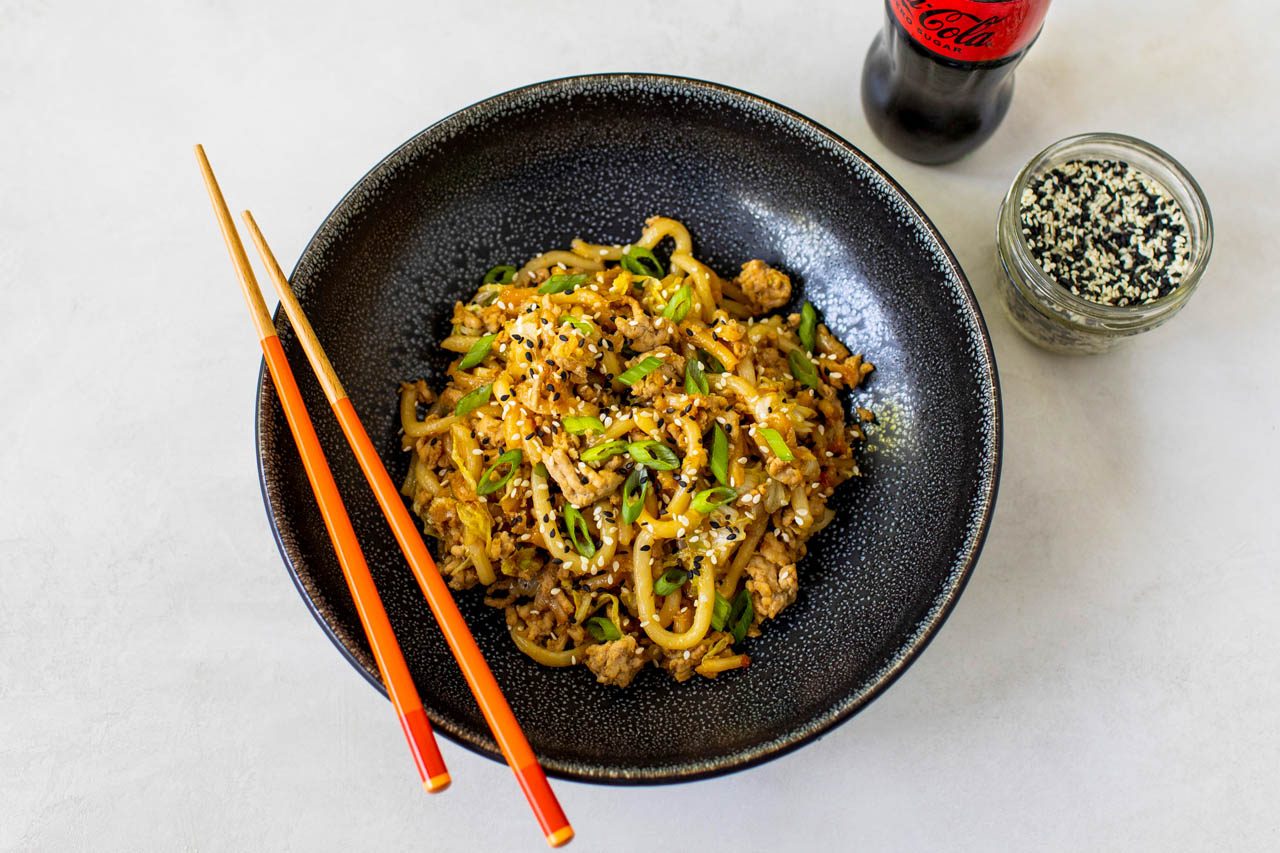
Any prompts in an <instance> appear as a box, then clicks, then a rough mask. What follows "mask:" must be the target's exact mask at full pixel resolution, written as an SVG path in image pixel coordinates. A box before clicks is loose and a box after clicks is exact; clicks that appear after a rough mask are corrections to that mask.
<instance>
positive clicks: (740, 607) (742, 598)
mask: <svg viewBox="0 0 1280 853" xmlns="http://www.w3.org/2000/svg"><path fill="white" fill-rule="evenodd" d="M755 617H756V609H755V607H754V606H753V605H752V603H751V593H749V592H747V591H746V590H745V589H744V590H742V591H741V592H739V593H738V594H737V595H735V596H734V597H733V609H731V610H730V611H729V619H728V622H727V623H726V624H728V626H729V632H730V633H731V634H733V641H734V642H735V643H741V642H742V638H743V637H745V636H747V629H748V628H750V627H751V620H752V619H754V618H755Z"/></svg>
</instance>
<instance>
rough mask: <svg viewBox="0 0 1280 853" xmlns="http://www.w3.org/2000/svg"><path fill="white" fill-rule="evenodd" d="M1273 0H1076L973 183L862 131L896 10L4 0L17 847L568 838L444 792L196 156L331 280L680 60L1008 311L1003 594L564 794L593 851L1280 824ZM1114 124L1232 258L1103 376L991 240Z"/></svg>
mask: <svg viewBox="0 0 1280 853" xmlns="http://www.w3.org/2000/svg"><path fill="white" fill-rule="evenodd" d="M1269 7H1270V4H1264V3H1261V2H1252V3H1251V2H1245V0H1237V1H1236V2H1223V3H1215V4H1203V3H1195V2H1191V1H1190V0H1176V2H1174V0H1169V1H1168V2H1156V0H1143V2H1125V3H1112V2H1106V0H1069V1H1068V0H1059V2H1057V3H1056V4H1055V5H1054V6H1053V8H1052V9H1051V11H1050V14H1049V18H1048V23H1047V27H1046V29H1045V32H1044V35H1043V37H1042V38H1041V39H1040V41H1039V43H1038V44H1037V45H1036V46H1035V48H1034V50H1033V52H1032V53H1031V55H1030V58H1029V59H1028V61H1027V62H1026V63H1025V64H1024V65H1023V66H1022V68H1020V69H1019V70H1018V72H1017V75H1018V91H1017V94H1016V97H1015V99H1014V103H1013V108H1012V111H1011V112H1010V114H1009V117H1008V119H1007V120H1006V122H1005V124H1004V126H1003V127H1002V128H1001V129H1000V131H999V133H998V134H997V135H996V137H995V138H994V139H993V140H992V141H991V142H989V143H988V144H987V145H986V146H985V147H984V148H982V149H981V150H979V151H978V152H977V153H976V154H974V155H973V156H971V157H969V158H968V159H966V160H964V161H962V162H960V163H957V164H955V165H951V166H947V167H942V168H929V167H922V166H916V165H913V164H910V163H907V162H905V161H903V160H901V159H899V158H897V157H895V156H894V155H892V154H890V153H888V152H887V151H886V150H885V149H884V148H883V146H881V145H880V144H879V143H878V142H877V141H876V140H875V139H874V138H873V137H872V136H871V134H870V133H869V131H868V129H867V125H866V122H865V120H864V119H863V116H862V112H861V106H860V103H859V100H858V94H857V91H858V90H857V81H858V75H859V70H860V68H861V64H862V57H863V55H864V52H865V50H866V47H867V44H868V43H869V41H870V40H871V37H872V35H873V33H874V32H875V31H876V29H877V28H878V27H879V26H880V21H881V8H880V5H879V3H877V2H875V0H863V2H858V3H855V2H843V3H836V2H828V3H821V4H812V6H811V8H809V9H808V10H806V11H804V12H803V13H800V12H796V11H793V10H791V9H790V8H788V4H785V3H778V2H770V3H765V2H734V3H682V4H659V3H652V2H642V3H630V4H627V5H625V6H623V5H618V6H609V5H606V4H594V3H569V2H554V3H552V2H544V3H536V4H535V3H529V4H524V3H515V2H508V3H501V4H498V3H485V2H471V3H457V4H439V3H436V4H433V3H424V2H399V3H388V4H378V3H368V2H366V3H350V4H339V3H317V2H315V0H312V2H293V3H271V4H266V3H258V2H218V3H193V2H157V3H89V2H63V3H59V4H53V3H42V2H36V0H9V2H3V3H0V128H2V130H0V342H2V344H3V356H4V357H3V358H2V359H0V394H2V396H0V579H2V580H0V848H3V849H5V850H53V851H63V850H75V849H94V850H124V849H155V850H250V849H256V850H341V849H349V850H356V849H363V850H372V849H383V850H395V849H408V848H409V847H410V845H412V846H413V848H415V849H431V850H441V851H445V850H503V851H507V850H530V851H533V850H540V849H544V846H543V842H542V841H541V839H540V837H539V835H538V833H537V831H536V829H535V827H534V824H533V822H532V819H531V817H530V815H529V813H528V811H527V809H526V806H525V805H524V803H523V800H522V799H521V798H520V796H519V795H518V794H517V792H516V788H515V786H514V784H513V781H512V779H511V777H510V773H509V771H508V770H507V769H506V768H505V767H503V766H501V765H498V764H495V763H493V762H491V761H489V760H487V759H483V758H479V757H477V756H475V755H473V754H472V753H470V752H467V751H465V750H463V749H461V748H459V747H457V746H455V745H453V744H452V743H450V742H445V743H443V751H444V753H445V758H446V760H447V761H448V762H449V765H450V767H451V769H452V771H453V775H454V779H455V780H456V781H455V783H454V786H453V788H452V790H450V791H449V792H448V793H447V794H445V795H443V796H441V797H436V798H432V797H427V796H426V795H425V794H423V793H422V790H421V788H420V787H419V786H418V784H417V781H416V779H415V778H414V775H413V772H412V770H411V768H410V766H409V763H408V758H407V755H406V752H405V748H404V744H403V741H402V738H401V734H400V732H399V729H398V727H397V726H396V725H395V723H394V720H393V715H392V714H391V713H390V711H389V709H388V708H387V706H386V705H385V703H384V700H383V699H382V698H381V697H380V696H378V695H377V694H376V693H375V692H374V691H373V690H371V689H370V688H369V686H368V685H367V684H366V683H365V682H364V680H363V679H362V678H360V677H359V676H358V675H357V674H356V673H355V672H354V671H352V669H351V668H350V667H349V666H348V664H347V663H346V662H345V661H344V660H343V659H342V657H341V656H340V655H339V654H338V653H337V652H336V651H335V650H334V649H333V648H332V647H331V646H330V645H329V643H328V641H327V640H326V639H325V638H324V636H323V634H322V633H321V632H320V629H319V628H318V627H317V626H316V625H315V624H314V622H313V621H312V618H311V616H310V614H309V613H308V612H307V610H306V608H305V607H304V606H303V604H302V602H301V601H300V600H299V599H298V595H297V593H296V592H295V591H294V588H293V585H292V584H291V583H290V581H289V579H288V576H287V575H286V574H285V571H284V569H283V567H282V565H281V562H280V558H279V555H278V554H277V552H276V547H275V544H274V543H273V541H272V538H271V534H270V532H269V529H268V526H267V523H266V519H265V517H264V513H263V508H262V502H261V499H260V497H259V491H258V483H257V475H256V472H255V467H254V451H253V446H254V445H253V394H254V384H255V381H256V378H257V373H258V363H259V357H258V355H257V347H256V346H255V344H254V341H253V338H252V333H251V331H250V327H249V324H248V322H247V318H246V314H245V309H244V305H243V303H242V301H241V298H240V295H239V293H238V290H237V288H236V285H235V282H234V279H233V277H232V273H231V268H230V266H229V264H228V262H227V258H226V254H225V252H224V249H223V247H222V244H221V241H220V239H219V237H218V233H217V229H216V227H215V223H214V220H213V218H212V215H211V213H210V210H209V205H208V201H207V200H206V198H205V193H204V189H203V187H202V186H201V185H200V181H199V176H198V174H197V171H196V168H195V163H194V161H193V159H192V155H191V150H190V146H191V144H192V143H194V142H197V141H199V142H203V143H204V144H205V146H206V147H207V149H208V151H209V153H210V156H211V158H212V160H213V163H214V166H215V167H216V168H217V169H218V172H219V176H220V178H221V180H222V182H223V187H224V189H225V190H226V191H227V193H228V195H229V196H230V198H231V200H232V204H233V206H237V205H238V206H252V207H253V208H254V209H255V212H256V213H257V214H258V216H259V219H260V221H261V222H262V223H263V227H264V228H265V229H266V230H267V232H268V234H270V235H271V238H272V240H273V243H274V245H275V247H276V250H277V252H278V254H279V255H280V256H281V258H282V260H283V261H285V262H286V266H291V265H292V262H293V260H294V259H295V258H296V257H297V256H298V254H299V253H300V251H301V249H302V247H303V245H304V243H305V241H306V240H307V239H308V238H309V237H310V235H311V233H312V232H313V230H314V229H315V228H316V226H317V225H318V224H319V222H320V221H321V219H322V218H323V217H324V216H325V214H326V213H327V212H328V211H329V209H330V208H331V207H332V205H333V204H334V203H335V202H336V201H337V199H338V198H339V197H340V196H341V195H342V193H343V192H345V191H346V190H347V188H348V187H350V186H351V184H353V183H354V182H355V181H356V180H357V179H358V178H359V177H360V176H361V175H362V174H363V173H364V171H365V170H366V169H367V168H368V167H369V166H371V165H372V164H373V163H375V162H377V160H378V159H380V158H381V157H382V156H383V155H384V154H386V153H387V152H388V151H390V150H391V149H392V148H393V147H395V146H396V145H398V144H399V143H400V142H401V141H402V140H404V139H406V138H407V137H409V136H410V135H412V134H413V133H415V132H416V131H418V130H419V129H421V128H422V127H425V126H426V125H428V124H430V123H431V122H433V121H435V120H436V119H438V118H440V117H442V116H444V115H446V114H447V113H449V112H451V111H453V110H455V109H458V108H460V107H463V106H466V105H467V104H470V103H472V102H474V101H476V100H479V99H481V98H484V97H486V96H488V95H490V94H493V93H496V92H499V91H502V90H505V89H508V88H511V87H514V86H517V85H521V84H525V83H530V82H535V81H538V80H541V79H546V78H550V77H556V76H561V75H566V74H577V73H584V72H591V71H608V70H651V71H664V72H670V73H676V74H685V75H690V76H694V77H701V78H708V79H712V80H716V81H719V82H723V83H727V84H730V85H733V86H738V87H741V88H744V89H747V90H750V91H754V92H758V93H760V94H762V95H765V96H767V97H770V98H773V99H775V100H778V101H780V102H782V103H784V104H787V105H789V106H791V107H794V108H795V109H797V110H799V111H801V112H803V113H805V114H807V115H809V116H811V117H813V118H814V119H816V120H817V121H819V122H822V123H823V124H825V125H827V126H828V127H831V128H833V129H834V130H835V131H837V132H838V133H840V134H842V135H844V136H845V137H846V138H848V139H849V140H851V141H852V142H853V143H855V144H856V145H858V146H860V147H862V148H863V149H864V150H865V151H867V153H869V154H870V155H871V156H872V157H873V158H875V159H876V160H878V161H879V162H880V163H882V164H883V165H884V166H885V167H886V168H887V169H888V170H889V171H890V172H891V173H892V174H893V175H894V176H895V177H896V178H897V179H898V180H899V181H901V183H902V184H903V185H904V186H905V187H906V188H907V190H908V191H909V192H911V193H912V194H913V195H914V196H915V198H916V199H917V200H918V201H919V202H920V203H921V205H922V206H923V207H924V209H925V210H926V211H927V212H928V213H929V214H930V216H932V217H933V220H934V221H935V222H936V223H937V225H938V227H939V228H940V229H941V231H942V233H943V234H944V235H945V237H946V238H947V240H948V241H949V242H950V244H951V246H952V248H953V249H954V250H955V253H956V255H957V256H958V257H959V259H960V261H961V263H962V264H963V266H964V268H965V269H966V271H967V272H968V274H969V277H970V280H971V281H972V283H973V287H974V290H975V291H976V292H977V295H978V299H979V301H980V302H981V304H982V306H983V308H984V309H985V311H986V315H987V320H988V323H989V325H990V328H991V334H992V337H993V339H994V342H995V350H996V354H997V357H998V360H999V366H1000V377H1001V381H1002V387H1003V391H1004V414H1005V418H1006V423H1007V432H1006V444H1005V462H1004V476H1003V482H1002V483H1001V489H1000V499H999V505H998V507H997V511H996V514H995V521H994V524H993V526H992V528H991V533H990V537H989V539H988V540H987V546H986V550H985V552H984V554H983V556H982V560H981V563H980V564H979V566H978V568H977V571H976V572H975V574H974V576H973V579H972V581H971V582H970V584H969V587H968V589H967V591H966V592H965V594H964V597H963V599H962V600H961V601H960V603H959V605H958V607H957V608H956V610H955V612H954V613H953V614H952V616H951V618H950V621H949V622H948V623H947V625H946V627H945V628H944V629H943V631H942V632H941V633H940V635H939V636H938V637H937V639H936V640H935V641H934V643H933V644H932V646H931V647H930V648H929V650H928V651H927V652H926V653H925V654H924V655H923V656H922V657H921V658H920V660H919V661H918V662H917V663H916V664H915V665H914V666H913V667H912V668H911V670H910V671H909V672H908V673H907V674H906V675H905V676H904V677H903V678H902V679H901V680H900V681H899V682H898V683H897V684H896V685H895V686H894V687H893V688H892V689H891V690H890V691H889V692H888V693H887V694H886V695H884V696H883V697H882V698H881V699H879V700H878V701H876V702H875V703H873V704H872V705H871V706H870V707H869V708H867V709H866V710H865V711H863V712H862V713H861V714H859V715H858V716H857V717H855V718H854V719H853V720H852V721H850V722H848V723H847V724H845V725H843V726H841V727H839V728H838V729H836V730H835V731H834V732H832V733H830V734H829V735H828V736H827V737H825V738H823V739H822V740H821V741H820V742H818V743H815V744H811V745H809V746H806V747H805V748H803V749H801V750H799V751H798V752H795V753H792V754H790V755H788V756H786V757H783V758H781V759H779V760H776V761H773V762H771V763H768V764H766V765H764V766H762V767H758V768H756V769H753V770H750V771H747V772H744V773H739V774H735V775H731V776H728V777H725V778H721V779H716V780H712V781H705V782H699V783H694V784H690V785H685V786H679V787H656V788H640V789H619V788H610V787H594V786H589V785H583V784H572V783H563V782H561V783H557V784H556V790H557V791H558V792H559V795H560V798H561V801H562V803H563V805H564V807H565V809H566V810H567V812H568V813H569V815H570V816H571V818H572V819H573V821H574V824H575V826H576V828H577V831H578V841H577V842H576V846H577V849H581V850H608V851H611V853H625V851H650V850H654V849H656V845H658V844H660V843H662V842H664V841H668V842H670V844H671V847H670V849H673V850H713V849H714V850H726V849H728V850H732V849H741V850H755V849H762V850H763V849H770V850H806V849H817V845H819V844H822V845H823V847H822V848H821V849H828V850H830V849H837V850H843V849H858V850H933V849H958V850H982V851H987V850H999V849H1008V850H1031V849H1040V850H1083V849H1110V850H1170V849H1200V850H1203V849H1211V848H1221V849H1235V850H1245V849H1253V850H1263V849H1276V846H1277V845H1278V844H1280V830H1278V829H1277V827H1278V825H1280V817H1278V816H1277V810H1278V807H1280V790H1278V788H1280V786H1278V785H1277V782H1278V780H1280V770H1278V767H1280V725H1278V723H1280V711H1278V707H1280V688H1278V686H1277V685H1278V682H1280V651H1278V650H1280V616H1278V612H1280V452H1278V451H1277V443H1278V442H1280V431H1277V421H1278V420H1280V394H1278V392H1277V385H1278V384H1280V379H1278V378H1277V364H1280V312H1278V311H1277V305H1280V295H1278V293H1277V289H1276V286H1277V275H1276V270H1277V268H1280V256H1278V254H1277V245H1278V244H1280V205H1278V204H1277V190H1278V189H1280V187H1278V185H1277V181H1276V178H1275V168H1276V162H1277V159H1276V158H1277V151H1278V150H1280V134H1278V133H1277V107H1278V105H1280V99H1278V98H1277V91H1280V68H1278V66H1277V61H1276V59H1275V56H1276V53H1275V51H1276V43H1277V40H1280V17H1277V16H1276V15H1275V13H1274V10H1271V9H1269ZM1211 10H1212V11H1211ZM1088 130H1116V131H1122V132H1126V133H1131V134H1135V135H1137V136H1141V137H1144V138H1147V139H1149V140H1151V141H1153V142H1155V143H1156V144H1158V145H1160V146H1162V147H1164V148H1166V149H1167V150H1169V151H1170V152H1172V153H1173V154H1174V155H1175V156H1176V157H1178V158H1180V159H1181V160H1182V162H1183V163H1185V164H1186V165H1187V166H1188V168H1190V169H1191V171H1192V172H1193V173H1194V174H1195V175H1196V176H1197V178H1198V179H1199V180H1200V182H1201V184H1202V185H1203V186H1204V189H1205V192H1206V193H1207V195H1208V197H1209V200H1210V203H1211V205H1212V207H1213V214H1214V218H1215V220H1216V225H1217V245H1216V248H1215V251H1214V256H1213V260H1212V263H1211V264H1210V267H1209V271H1208V275H1207V276H1206V277H1205V280H1204V282H1203V284H1202V285H1201V289H1200V291H1199V292H1198V293H1197V295H1196V296H1195V298H1194V299H1193V300H1192V301H1191V303H1190V304H1189V306H1188V307H1187V308H1186V309H1185V311H1184V312H1183V313H1182V314H1181V315H1180V316H1179V317H1178V318H1177V319H1176V320H1175V321H1174V322H1173V323H1172V324H1171V325H1169V326H1167V327H1165V328H1164V329H1161V330H1159V331H1156V332H1154V333H1152V334H1150V335H1147V336H1144V337H1143V338H1140V339H1137V340H1135V341H1133V342H1132V343H1129V344H1128V345H1127V346H1125V347H1124V348H1123V349H1122V350H1120V351H1118V352H1116V353H1114V354H1112V355H1108V356H1103V357H1095V358H1091V359H1083V360H1071V359H1065V358H1061V357H1056V356H1052V355H1048V354H1046V353H1043V352H1041V351H1038V350H1036V349H1034V348H1033V347H1031V346H1030V345H1028V344H1027V343H1025V342H1024V341H1023V340H1022V339H1021V338H1019V337H1018V336H1017V335H1016V334H1015V333H1014V331H1013V330H1012V328H1011V327H1010V326H1009V325H1008V323H1007V321H1006V320H1005V319H1004V317H1003V316H1002V315H1001V314H1000V310H999V307H998V304H997V301H996V299H995V296H994V291H993V289H992V282H993V275H992V269H991V256H992V251H993V230H994V222H995V215H996V208H997V205H998V202H999V199H1000V197H1001V195H1002V194H1003V191H1004V190H1005V188H1006V187H1007V185H1008V183H1009V181H1010V180H1011V178H1012V177H1013V175H1014V173H1015V172H1016V171H1017V170H1018V168H1020V167H1021V165H1022V164H1023V163H1025V162H1026V161H1027V159H1028V158H1029V157H1030V156H1031V155H1032V154H1034V153H1035V152H1036V151H1037V150H1039V149H1040V148H1041V147H1043V146H1044V145H1046V144H1048V143H1049V142H1052V141H1054V140H1056V139H1058V138H1060V137H1063V136H1066V135H1069V134H1073V133H1077V132H1082V131H1088Z"/></svg>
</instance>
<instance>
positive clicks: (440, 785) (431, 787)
mask: <svg viewBox="0 0 1280 853" xmlns="http://www.w3.org/2000/svg"><path fill="white" fill-rule="evenodd" d="M452 782H453V779H451V778H450V777H449V774H448V773H441V774H440V775H439V776H432V777H431V778H430V779H427V780H426V781H424V782H423V783H422V787H424V788H426V789H427V793H428V794H438V793H440V792H441V791H443V790H444V789H445V788H447V787H449V785H450V784H451V783H452Z"/></svg>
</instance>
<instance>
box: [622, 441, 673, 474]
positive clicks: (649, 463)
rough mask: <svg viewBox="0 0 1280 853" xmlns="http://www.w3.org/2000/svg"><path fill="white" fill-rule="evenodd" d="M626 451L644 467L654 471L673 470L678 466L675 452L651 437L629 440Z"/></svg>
mask: <svg viewBox="0 0 1280 853" xmlns="http://www.w3.org/2000/svg"><path fill="white" fill-rule="evenodd" d="M627 453H630V454H631V458H632V459H634V460H636V461H637V462H639V463H640V464H641V465H643V466H644V467H646V468H652V469H653V470H655V471H674V470H675V469H676V468H679V467H680V457H679V456H676V452H675V451H674V450H672V449H671V448H670V447H667V446H666V445H665V444H663V443H662V442H660V441H654V440H653V439H651V438H649V439H645V440H644V441H633V442H631V443H630V444H628V445H627Z"/></svg>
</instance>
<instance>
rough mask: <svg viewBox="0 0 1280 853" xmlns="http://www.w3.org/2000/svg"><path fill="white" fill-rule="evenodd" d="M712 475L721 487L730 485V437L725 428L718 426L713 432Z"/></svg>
mask: <svg viewBox="0 0 1280 853" xmlns="http://www.w3.org/2000/svg"><path fill="white" fill-rule="evenodd" d="M711 473H712V474H715V475H716V479H717V480H719V481H720V485H722V486H727V485H729V436H727V435H725V433H724V427H722V426H720V424H716V425H715V426H714V427H713V428H712V430H711Z"/></svg>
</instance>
